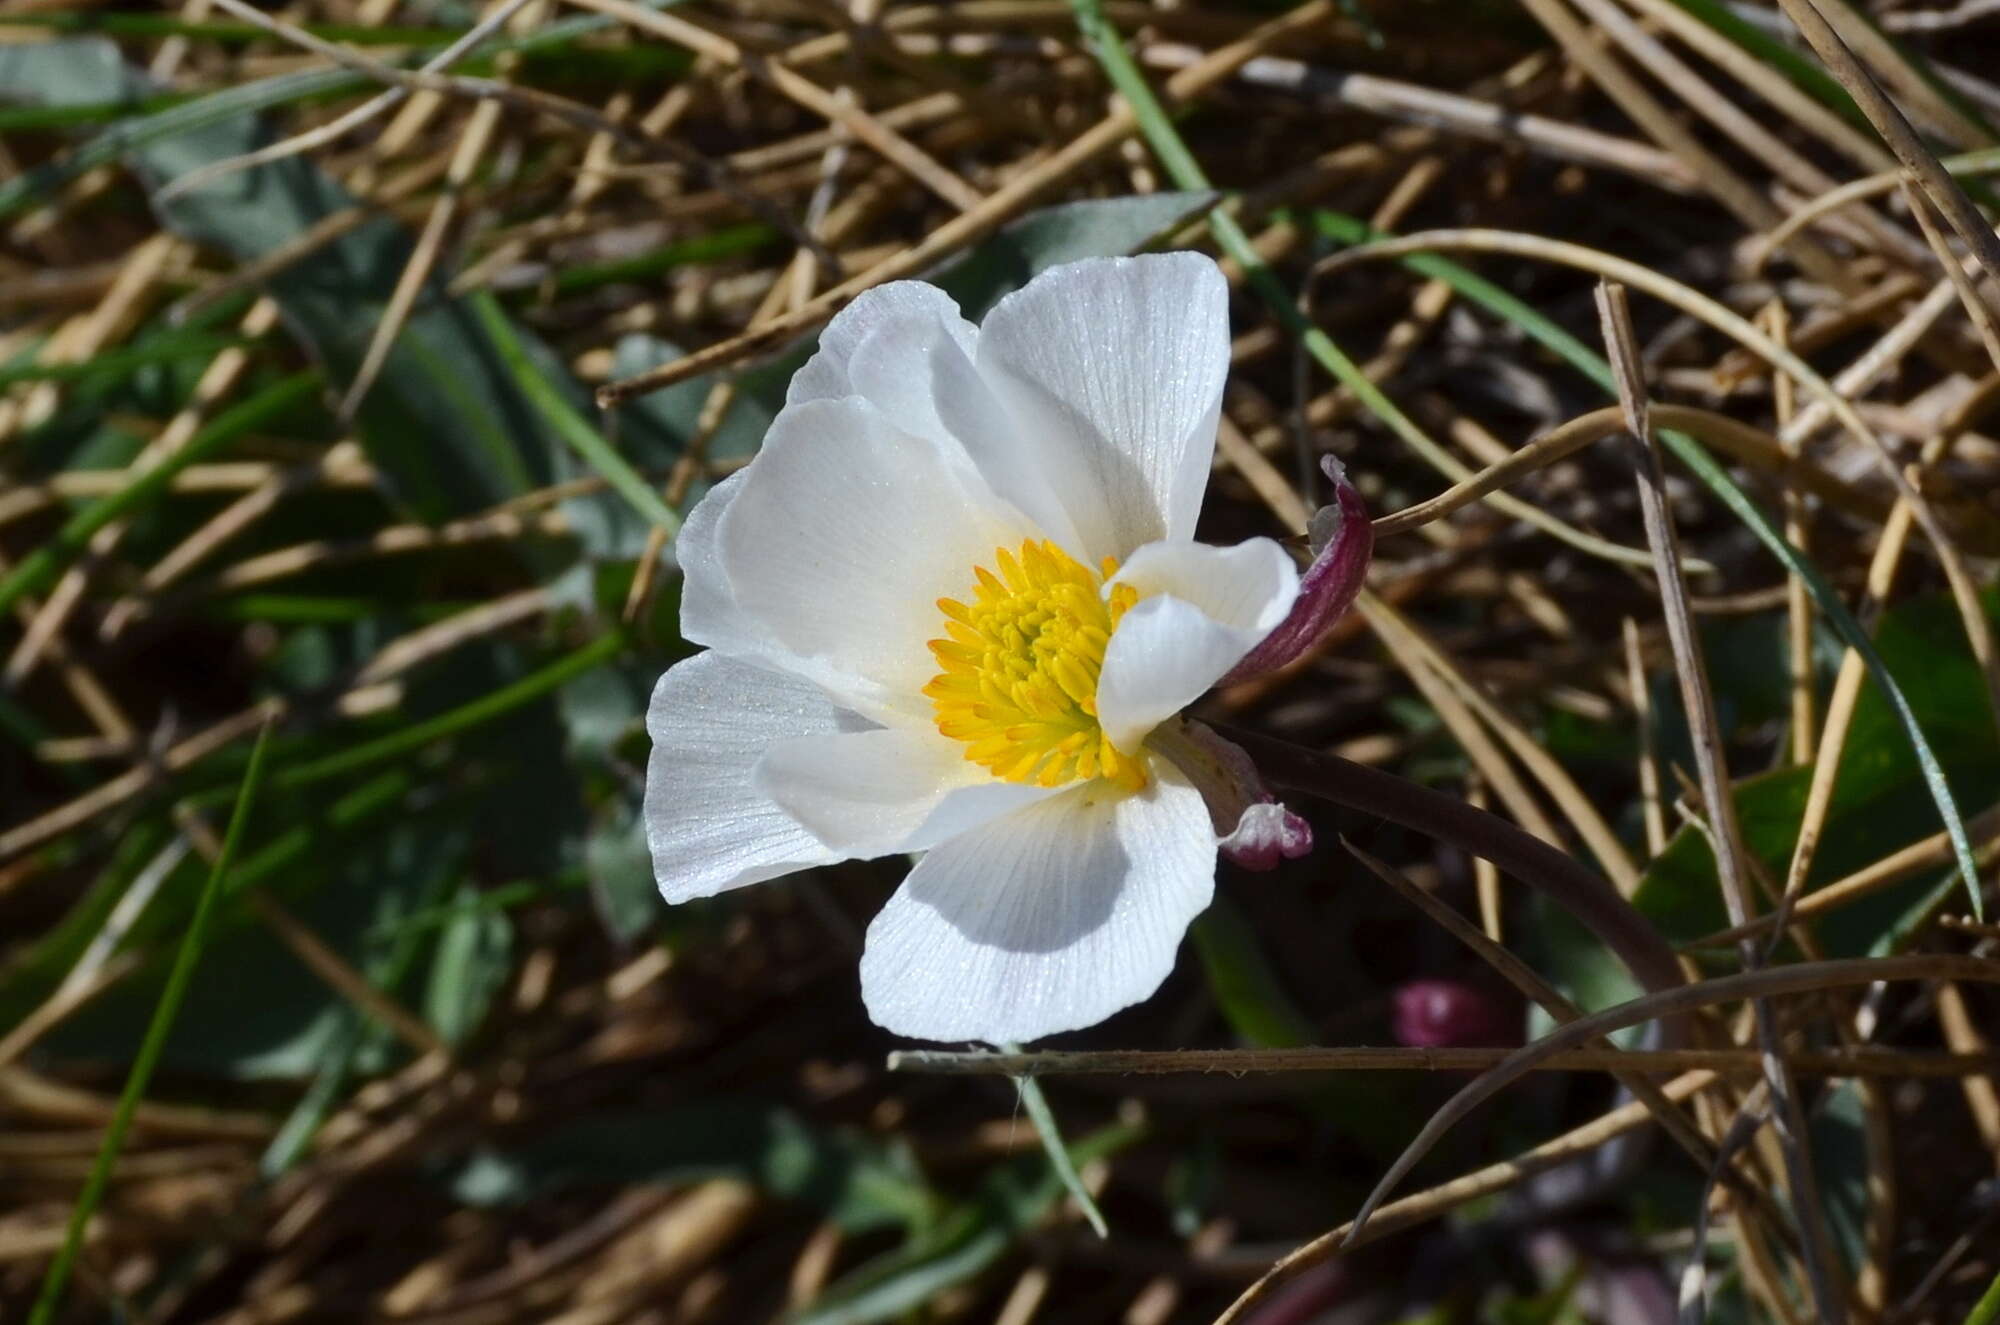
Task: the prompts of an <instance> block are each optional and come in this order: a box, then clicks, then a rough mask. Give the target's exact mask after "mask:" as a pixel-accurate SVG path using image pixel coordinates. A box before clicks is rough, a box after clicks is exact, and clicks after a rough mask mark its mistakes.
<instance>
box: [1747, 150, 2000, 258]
mask: <svg viewBox="0 0 2000 1325" xmlns="http://www.w3.org/2000/svg"><path fill="white" fill-rule="evenodd" d="M1938 164H1939V165H1940V166H1943V167H1944V168H1945V170H1947V171H1949V172H1950V173H1952V174H1954V175H1984V174H1990V173H1992V172H1994V171H2000V148H1988V149H1986V150H1984V151H1980V152H1963V153H1960V154H1959V155H1957V156H1947V157H1940V158H1939V160H1938ZM1902 180H1903V170H1902V168H1901V167H1897V168H1896V169H1893V170H1884V171H1881V172H1880V173H1879V174H1874V175H1863V176H1862V177H1861V178H1860V179H1857V180H1850V181H1849V182H1847V183H1845V184H1843V185H1841V186H1840V187H1839V188H1837V189H1829V190H1828V191H1827V192H1825V193H1822V194H1820V195H1819V196H1818V197H1816V198H1814V199H1812V200H1811V201H1809V202H1806V203H1803V204H1801V205H1800V206H1799V207H1797V208H1795V209H1793V211H1792V212H1791V214H1790V215H1788V216H1786V217H1785V219H1784V221H1783V222H1782V223H1781V224H1779V225H1778V226H1777V227H1776V228H1775V229H1773V230H1771V231H1770V232H1769V233H1768V234H1766V235H1765V236H1764V237H1763V241H1762V243H1761V245H1760V246H1759V249H1758V253H1757V258H1756V265H1757V266H1762V265H1763V264H1764V263H1765V262H1768V261H1769V260H1770V257H1771V254H1772V253H1774V252H1776V251H1777V249H1778V247H1779V245H1781V244H1782V243H1783V242H1784V241H1785V239H1786V238H1787V237H1789V236H1790V235H1791V233H1792V232H1793V231H1795V230H1799V229H1802V228H1803V227H1805V226H1808V225H1811V224H1812V223H1813V222H1814V221H1816V220H1818V219H1819V218H1820V217H1822V216H1824V215H1826V213H1828V212H1831V211H1837V210H1839V209H1840V208H1842V207H1845V206H1847V205H1848V204H1849V203H1854V202H1862V201H1865V200H1867V199H1869V198H1879V197H1881V196H1882V195H1883V194H1887V193H1894V192H1895V191H1896V190H1897V188H1899V187H1900V186H1901V184H1902Z"/></svg>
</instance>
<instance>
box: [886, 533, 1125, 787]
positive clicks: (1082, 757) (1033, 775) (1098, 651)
mask: <svg viewBox="0 0 2000 1325" xmlns="http://www.w3.org/2000/svg"><path fill="white" fill-rule="evenodd" d="M993 557H994V561H995V564H997V565H998V566H999V568H1000V569H999V574H997V575H996V574H994V573H993V572H992V571H990V570H988V569H987V568H986V567H984V566H975V567H973V569H972V574H973V579H974V581H975V583H974V586H973V591H972V594H971V598H972V601H971V603H969V604H968V603H961V602H959V601H958V600H956V599H953V598H940V599H938V610H939V611H941V612H943V613H944V628H945V633H946V634H947V635H948V636H949V638H947V639H936V640H932V641H931V642H930V649H931V654H932V656H934V657H935V658H936V659H937V661H938V666H940V667H942V668H943V669H944V670H943V671H942V672H940V673H939V674H938V675H937V676H936V677H935V678H933V679H932V681H931V683H930V684H929V685H927V686H925V687H924V694H926V695H928V696H929V697H930V701H931V705H932V707H933V708H934V709H935V710H936V712H937V725H938V730H939V731H941V732H943V733H944V734H945V735H946V736H949V737H951V738H952V739H953V740H956V741H963V742H965V757H966V758H967V759H970V760H971V761H972V762H974V763H975V764H981V765H983V766H985V767H986V768H989V769H991V770H992V771H993V773H994V775H995V776H997V777H1000V778H1004V779H1005V780H1007V781H1009V782H1031V783H1034V784H1036V785H1038V786H1043V787H1059V786H1062V785H1063V784H1064V783H1067V782H1075V781H1080V780H1083V779H1087V778H1099V777H1101V778H1108V779H1110V780H1111V781H1113V782H1115V783H1118V784H1119V785H1120V786H1123V787H1125V788H1126V789H1128V790H1132V791H1137V790H1138V789H1139V788H1141V787H1143V786H1145V785H1146V771H1145V768H1144V766H1143V765H1142V764H1141V763H1140V761H1139V760H1137V759H1134V758H1133V757H1132V756H1131V755H1128V754H1126V753H1125V752H1124V751H1122V750H1119V749H1118V748H1117V747H1116V746H1114V745H1112V744H1111V742H1110V740H1109V739H1108V738H1107V737H1106V736H1105V735H1104V731H1103V729H1102V728H1101V727H1099V726H1098V725H1097V674H1098V672H1099V670H1101V669H1102V668H1103V666H1104V648H1105V645H1107V644H1109V643H1110V642H1111V631H1112V628H1113V627H1115V626H1116V625H1117V624H1118V618H1119V617H1121V616H1123V615H1125V609H1126V608H1128V607H1130V606H1132V604H1133V603H1135V602H1137V601H1138V598H1139V593H1138V590H1136V589H1134V588H1133V587H1132V586H1131V585H1128V584H1121V585H1116V586H1114V587H1113V588H1112V590H1111V593H1110V595H1109V596H1108V597H1107V596H1106V595H1105V594H1104V593H1103V587H1104V581H1105V580H1106V579H1107V578H1109V577H1110V576H1111V574H1112V573H1113V572H1115V571H1116V570H1117V569H1118V561H1117V558H1115V557H1106V558H1105V559H1104V566H1103V570H1102V572H1101V573H1098V572H1093V571H1091V570H1090V569H1088V568H1087V567H1085V566H1082V565H1080V564H1078V563H1077V562H1076V561H1075V560H1074V559H1072V558H1071V557H1070V555H1069V554H1068V553H1066V552H1064V551H1063V550H1062V549H1061V548H1059V547H1057V546H1056V545H1055V544H1054V543H1050V542H1046V541H1043V542H1036V541H1034V540H1033V539H1030V540H1028V541H1027V542H1024V543H1022V544H1021V551H1020V554H1019V555H1018V556H1017V555H1015V554H1013V553H1011V552H1009V551H1007V549H1005V548H996V549H995V550H994V553H993Z"/></svg>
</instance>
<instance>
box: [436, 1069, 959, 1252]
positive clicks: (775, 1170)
mask: <svg viewBox="0 0 2000 1325" xmlns="http://www.w3.org/2000/svg"><path fill="white" fill-rule="evenodd" d="M713 1177H737V1178H742V1179H744V1180H745V1181H748V1182H751V1183H754V1184H755V1185H756V1186H757V1187H759V1188H760V1189H762V1190H763V1191H765V1192H767V1193H769V1194H770V1195H772V1196H776V1197H779V1198H780V1199H783V1200H792V1201H802V1202H805V1203H806V1204H809V1205H813V1206H816V1207H817V1208H819V1209H820V1210H822V1211H824V1212H825V1213H826V1215H827V1217H828V1218H830V1219H833V1220H834V1221H835V1222H836V1223H838V1224H839V1225H840V1226H841V1227H842V1228H845V1229H847V1230H848V1231H850V1232H857V1233H859V1232H866V1231H868V1230H870V1229H876V1228H884V1227H896V1226H901V1227H905V1228H912V1229H915V1228H922V1227H924V1226H926V1225H927V1224H928V1223H929V1222H930V1221H931V1219H932V1217H933V1216H934V1214H935V1205H936V1198H935V1197H933V1196H932V1194H931V1192H930V1189H929V1188H928V1187H927V1186H926V1185H925V1183H924V1180H923V1176H922V1175H921V1174H920V1173H919V1172H918V1171H917V1167H916V1161H915V1160H914V1159H913V1158H912V1157H911V1155H910V1153H909V1151H908V1149H907V1147H905V1146H903V1145H902V1144H900V1143H885V1142H881V1141H877V1140H875V1139H873V1138H871V1137H868V1136H865V1135H863V1134H862V1133H860V1132H855V1131H850V1130H845V1129H837V1130H826V1129H820V1128H814V1127H811V1126H808V1125H807V1124H805V1123H803V1122H801V1121H800V1120H799V1119H798V1118H797V1117H796V1116H795V1115H793V1114H792V1113H791V1112H789V1111H788V1110H785V1109H782V1108H779V1107H776V1106H774V1105H765V1104H759V1103H756V1102H752V1101H744V1100H720V1099H718V1100H704V1101H702V1102H701V1103H699V1104H690V1105H686V1106H683V1107H681V1108H676V1109H668V1110H661V1111H640V1110H632V1111H625V1112H619V1113H606V1114H597V1115H593V1116H589V1117H584V1118H579V1119H576V1120H573V1121H571V1122H567V1123H565V1124H563V1125H561V1126H560V1127H557V1128H555V1129H554V1130H552V1131H550V1132H548V1133H546V1134H544V1135H542V1136H539V1137H536V1138H534V1139H533V1140H530V1141H527V1142H524V1143H522V1144H520V1145H517V1146H514V1147H511V1148H505V1149H500V1148H486V1149H481V1150H479V1151H477V1152H475V1153H474V1154H473V1155H472V1156H471V1157H470V1158H469V1159H468V1160H466V1161H465V1163H464V1164H463V1165H461V1166H460V1167H459V1168H457V1169H456V1170H455V1171H454V1172H453V1173H452V1174H451V1176H450V1179H449V1181H450V1184H451V1189H452V1193H453V1195H454V1196H455V1197H457V1199H459V1200H461V1201H463V1202H465V1203H466V1204H468V1205H480V1206H491V1205H511V1204H515V1203H518V1202H521V1201H525V1200H528V1199H529V1198H531V1197H534V1196H537V1195H540V1194H542V1193H545V1192H550V1191H558V1190H561V1189H563V1188H566V1187H570V1186H574V1185H576V1184H578V1183H611V1184H617V1185H620V1186H623V1185H626V1184H629V1183H633V1182H676V1183H679V1182H690V1181H695V1180H698V1179H701V1178H713Z"/></svg>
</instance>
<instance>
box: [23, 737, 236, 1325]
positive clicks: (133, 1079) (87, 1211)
mask: <svg viewBox="0 0 2000 1325" xmlns="http://www.w3.org/2000/svg"><path fill="white" fill-rule="evenodd" d="M270 734H271V730H270V728H269V727H266V728H265V729H264V730H263V732H261V733H260V734H259V735H258V737H257V744H256V746H255V747H254V748H253V749H252V750H251V752H250V767H249V768H248V769H247V770H246V771H245V772H244V774H243V783H242V786H241V787H240V788H239V789H238V790H237V793H236V809H235V811H234V812H233V813H231V815H230V816H229V830H228V832H227V833H226V834H225V835H224V836H223V839H222V851H221V853H220V854H219V855H217V856H216V858H215V864H214V865H213V866H212V867H211V868H210V869H209V872H208V882H207V883H206V884H204V885H203V886H202V890H201V897H200V899H199V900H198V901H197V902H196V903H195V909H194V916H193V917H192V918H191V919H190V920H189V921H188V928H187V933H186V934H185V935H184V936H183V937H182V939H181V946H180V951H179V952H178V953H177V954H176V956H175V957H174V966H173V970H172V971H170V972H169V973H168V975H167V983H166V987H165V988H164V989H162V990H161V991H160V1001H159V1003H158V1004H156V1005H155V1006H154V1008H153V1019H152V1021H151V1022H150V1023H149V1024H148V1025H147V1027H146V1038H145V1039H144V1040H143V1041H142V1042H141V1043H140V1045H139V1054H138V1057H136V1058H134V1059H133V1060H132V1070H131V1071H130V1072H129V1073H127V1074H126V1077H125V1089H124V1090H123V1091H121V1092H120V1093H119V1095H118V1105H117V1108H115V1109H114V1110H113V1111H112V1114H111V1122H110V1125H109V1126H107V1127H106V1128H105V1131H104V1142H103V1144H102V1145H100V1146H99V1147H98V1150H97V1161H96V1162H95V1163H94V1164H92V1165H91V1168H90V1176H89V1177H88V1178H86V1179H85V1180H84V1184H83V1191H82V1192H81V1193H80V1194H79V1195H78V1196H77V1199H76V1208H75V1209H74V1210H72V1211H71V1212H70V1218H69V1228H68V1230H67V1231H66V1232H65V1233H64V1235H63V1245H62V1249H61V1250H60V1251H58V1252H57V1253H56V1258H55V1260H54V1261H53V1262H51V1263H50V1265H49V1270H48V1274H47V1275H46V1276H44V1278H43V1279H42V1291H41V1293H40V1295H39V1296H38V1297H37V1298H36V1299H35V1307H34V1311H33V1312H32V1313H31V1314H30V1315H29V1317H28V1325H48V1322H50V1321H52V1320H53V1319H55V1313H56V1308H57V1307H58V1306H59V1305H60V1304H61V1302H62V1294H63V1288H64V1287H65V1286H66V1285H67V1284H68V1282H69V1276H70V1271H71V1270H72V1269H74V1268H75V1266H76V1258H77V1253H78V1252H79V1251H81V1250H82V1247H83V1233H84V1229H85V1228H87V1227H88V1226H89V1224H90V1217H91V1215H93V1214H95V1213H96V1211H97V1207H98V1204H99V1203H100V1202H101V1201H103V1199H104V1192H105V1188H107V1187H108V1186H110V1183H111V1170H112V1168H113V1167H114V1166H115V1165H116V1164H117V1163H118V1152H119V1151H120V1150H121V1149H122V1148H123V1147H124V1144H125V1134H126V1132H128V1131H129V1130H131V1126H132V1117H133V1115H134V1114H135V1113H137V1112H138V1109H139V1101H140V1099H141V1098H142V1097H143V1096H144V1095H145V1093H146V1086H147V1083H148V1082H150V1081H151V1080H152V1076H153V1069H154V1067H155V1066H157V1065H158V1063H159V1061H160V1054H161V1051H162V1050H164V1049H165V1048H166V1044H167V1035H168V1033H169V1032H171V1031H172V1030H173V1026H174V1016H175V1014H176V1013H178V1012H179V1011H180V1005H181V1000H182V999H183V998H185V997H186V996H187V989H188V984H189V982H190V981H192V980H193V978H194V968H195V963H197V962H198V961H200V960H201V949H202V944H203V942H204V940H205V939H206V938H207V936H208V925H209V921H210V919H211V918H212V917H213V915H214V912H215V899H216V897H217V896H218V894H219V893H220V892H221V883H222V878H223V876H224V875H225V874H227V873H228V872H229V862H230V860H231V859H232V858H233V857H234V856H235V855H236V848H237V846H238V845H239V844H240V843H241V842H242V840H243V826H244V824H245V823H246V822H248V820H249V818H250V808H251V806H252V805H253V804H254V803H255V802H256V799H257V788H258V785H259V783H260V782H261V781H262V780H263V776H264V750H265V744H266V742H267V741H268V740H269V739H270Z"/></svg>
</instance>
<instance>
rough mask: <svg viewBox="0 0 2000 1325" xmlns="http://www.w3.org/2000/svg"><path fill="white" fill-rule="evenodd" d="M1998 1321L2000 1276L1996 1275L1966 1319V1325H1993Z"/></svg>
mask: <svg viewBox="0 0 2000 1325" xmlns="http://www.w3.org/2000/svg"><path fill="white" fill-rule="evenodd" d="M1996 1320H2000V1274H1996V1275H1994V1276H1993V1282H1992V1283H1991V1284H1990V1285H1988V1286H1987V1289H1986V1291H1985V1292H1984V1293H1981V1294H1980V1295H1979V1301H1978V1302H1976V1303H1974V1304H1973V1307H1972V1311H1971V1314H1969V1315H1967V1316H1966V1318H1965V1325H1993V1322H1994V1321H1996Z"/></svg>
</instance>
